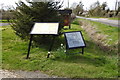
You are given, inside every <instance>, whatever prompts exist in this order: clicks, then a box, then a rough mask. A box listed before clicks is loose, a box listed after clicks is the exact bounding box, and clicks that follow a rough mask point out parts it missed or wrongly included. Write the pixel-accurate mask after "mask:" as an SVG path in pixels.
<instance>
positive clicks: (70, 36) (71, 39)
mask: <svg viewBox="0 0 120 80" xmlns="http://www.w3.org/2000/svg"><path fill="white" fill-rule="evenodd" d="M64 35H65V38H66V42H67V47H68V48H69V49H72V48H79V47H85V46H86V45H85V42H84V39H83V36H82V33H81V32H80V31H75V32H66V33H64Z"/></svg>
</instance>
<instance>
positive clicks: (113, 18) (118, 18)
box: [109, 18, 120, 20]
mask: <svg viewBox="0 0 120 80" xmlns="http://www.w3.org/2000/svg"><path fill="white" fill-rule="evenodd" d="M109 19H110V20H120V18H109Z"/></svg>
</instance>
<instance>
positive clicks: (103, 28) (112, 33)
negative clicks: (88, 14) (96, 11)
mask: <svg viewBox="0 0 120 80" xmlns="http://www.w3.org/2000/svg"><path fill="white" fill-rule="evenodd" d="M78 20H83V21H87V22H90V23H91V25H92V26H93V27H95V29H96V30H97V33H100V34H104V35H106V36H107V39H106V44H107V45H110V46H112V45H115V44H117V43H118V27H113V26H109V25H106V24H103V23H100V22H95V21H88V20H84V19H78Z"/></svg>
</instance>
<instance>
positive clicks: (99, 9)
mask: <svg viewBox="0 0 120 80" xmlns="http://www.w3.org/2000/svg"><path fill="white" fill-rule="evenodd" d="M119 3H120V2H117V4H118V5H116V8H115V9H116V10H110V9H109V8H108V5H107V2H103V3H102V4H100V2H99V1H97V2H95V3H93V4H92V5H90V9H89V10H84V9H83V6H84V4H83V3H82V1H80V2H79V3H78V4H77V3H73V4H72V6H71V9H72V10H73V13H74V14H75V15H79V16H88V17H118V16H120V13H119V12H120V6H119ZM117 7H118V8H117Z"/></svg>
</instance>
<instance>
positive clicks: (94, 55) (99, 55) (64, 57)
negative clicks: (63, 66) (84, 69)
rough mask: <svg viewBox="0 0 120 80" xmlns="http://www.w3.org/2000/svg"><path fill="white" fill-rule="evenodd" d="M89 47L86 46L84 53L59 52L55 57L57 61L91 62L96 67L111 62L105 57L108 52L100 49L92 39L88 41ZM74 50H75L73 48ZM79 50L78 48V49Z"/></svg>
mask: <svg viewBox="0 0 120 80" xmlns="http://www.w3.org/2000/svg"><path fill="white" fill-rule="evenodd" d="M86 44H87V47H86V48H85V52H84V54H83V55H82V54H65V53H64V51H63V53H61V52H58V54H57V56H55V58H52V59H53V60H56V61H62V62H65V63H77V64H81V63H84V64H90V65H94V66H96V67H99V66H104V65H105V64H109V61H108V60H107V59H106V58H105V55H106V53H103V51H101V50H99V48H98V47H97V46H96V45H95V44H93V42H91V41H86ZM72 51H73V50H72ZM77 51H78V50H77Z"/></svg>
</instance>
